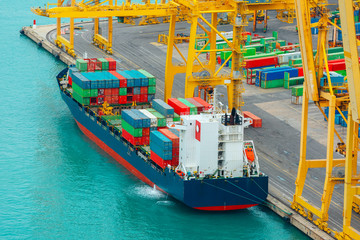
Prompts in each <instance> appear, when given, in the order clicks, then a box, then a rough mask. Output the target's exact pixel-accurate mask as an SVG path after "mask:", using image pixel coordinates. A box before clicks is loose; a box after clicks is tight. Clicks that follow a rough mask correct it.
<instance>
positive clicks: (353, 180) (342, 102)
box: [292, 0, 360, 239]
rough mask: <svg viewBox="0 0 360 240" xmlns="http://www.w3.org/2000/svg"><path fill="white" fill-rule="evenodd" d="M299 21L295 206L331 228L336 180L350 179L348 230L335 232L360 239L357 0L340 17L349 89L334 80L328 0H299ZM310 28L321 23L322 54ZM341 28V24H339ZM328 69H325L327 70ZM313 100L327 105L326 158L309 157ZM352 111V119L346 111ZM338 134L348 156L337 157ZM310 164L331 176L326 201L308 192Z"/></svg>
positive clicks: (345, 223)
mask: <svg viewBox="0 0 360 240" xmlns="http://www.w3.org/2000/svg"><path fill="white" fill-rule="evenodd" d="M295 5H296V15H297V24H298V29H299V42H300V47H301V54H302V60H303V67H304V77H305V82H304V95H303V106H302V121H301V143H300V163H299V168H298V175H297V179H296V182H295V184H296V190H295V194H294V198H293V202H292V207H293V208H294V209H295V210H297V211H298V212H299V213H301V214H302V215H303V216H305V217H307V218H308V219H309V220H311V221H314V223H315V224H316V225H318V227H319V228H320V229H322V230H324V231H326V232H328V233H330V232H331V229H330V228H329V227H328V224H327V221H328V219H329V215H328V210H329V207H330V203H331V198H332V193H333V190H334V186H335V185H336V184H345V193H344V214H343V215H344V219H343V232H341V233H338V232H335V236H336V237H337V238H338V239H360V233H359V232H358V231H357V230H355V229H354V228H352V227H351V215H352V206H353V204H357V205H359V202H360V201H359V195H358V194H359V193H360V191H359V187H357V186H356V185H357V184H358V183H359V179H360V176H359V175H358V172H357V156H358V144H359V142H358V133H357V132H358V122H359V116H358V114H359V113H360V74H359V60H358V52H357V40H356V34H355V24H354V18H353V16H354V13H353V1H347V0H340V1H339V7H340V16H341V23H342V33H343V39H344V40H343V45H344V55H345V62H346V69H347V82H348V88H346V89H345V90H348V93H346V92H344V91H343V90H344V88H343V87H335V86H333V85H332V83H331V76H330V74H329V69H328V64H327V55H326V51H327V44H325V43H327V42H328V41H327V33H328V31H329V26H330V25H334V24H333V23H332V22H331V21H329V10H328V9H327V7H326V6H327V1H319V2H318V3H316V4H315V3H314V2H313V1H311V0H295ZM311 7H317V8H318V9H320V10H319V11H320V16H321V17H320V20H319V22H318V23H315V24H311V23H310V8H311ZM311 27H318V28H319V35H318V41H317V53H316V55H315V56H314V54H313V45H312V35H311ZM335 27H337V28H339V27H338V26H335ZM324 69H325V71H324ZM324 74H326V77H327V83H326V84H324V85H322V86H321V85H320V79H321V78H322V77H323V75H324ZM309 100H312V101H314V103H315V104H316V105H317V106H318V108H319V110H320V111H321V112H322V113H323V115H324V117H325V118H327V117H326V115H325V113H324V112H323V110H322V107H328V108H329V113H328V118H327V122H328V127H327V152H326V156H325V158H324V159H311V160H310V159H307V157H306V149H307V125H308V104H309ZM336 110H338V111H339V113H340V114H341V115H342V117H343V118H344V120H345V121H347V136H346V141H345V142H344V141H343V140H342V139H341V137H340V135H339V133H338V132H337V131H336V129H335V111H336ZM345 110H348V113H349V114H348V119H346V118H345V116H344V115H343V113H342V111H345ZM335 134H336V135H337V137H338V139H339V141H340V143H339V145H338V146H340V147H339V148H338V149H337V150H339V152H342V153H344V154H345V158H340V159H334V151H335V147H334V136H335ZM343 167H345V177H343V176H338V175H336V172H337V170H338V169H339V168H343ZM311 168H325V170H326V176H325V181H324V188H323V194H322V197H321V199H320V200H321V206H320V207H318V206H315V204H314V203H311V202H309V201H308V200H307V199H306V198H305V197H304V196H303V190H304V186H305V180H306V175H307V172H308V170H309V169H311Z"/></svg>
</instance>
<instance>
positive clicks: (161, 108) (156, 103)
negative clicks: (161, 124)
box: [152, 99, 174, 118]
mask: <svg viewBox="0 0 360 240" xmlns="http://www.w3.org/2000/svg"><path fill="white" fill-rule="evenodd" d="M152 107H153V108H154V109H155V110H156V111H158V112H159V113H161V114H162V115H163V116H164V117H166V118H173V117H174V108H172V107H171V106H169V105H168V104H166V103H165V102H164V101H163V100H161V99H154V100H153V101H152Z"/></svg>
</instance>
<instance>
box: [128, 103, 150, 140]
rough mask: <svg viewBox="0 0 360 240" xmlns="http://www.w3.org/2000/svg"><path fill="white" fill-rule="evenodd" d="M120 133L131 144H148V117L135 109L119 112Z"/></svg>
mask: <svg viewBox="0 0 360 240" xmlns="http://www.w3.org/2000/svg"><path fill="white" fill-rule="evenodd" d="M121 117H122V121H121V127H122V135H123V137H124V138H125V139H126V140H128V141H129V142H130V143H132V144H133V145H149V135H150V122H151V120H150V118H148V117H147V116H146V115H144V114H142V113H141V112H140V111H139V110H137V109H130V110H123V111H122V112H121Z"/></svg>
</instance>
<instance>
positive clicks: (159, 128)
mask: <svg viewBox="0 0 360 240" xmlns="http://www.w3.org/2000/svg"><path fill="white" fill-rule="evenodd" d="M161 129H168V127H158V128H157V130H158V131H160V130H161Z"/></svg>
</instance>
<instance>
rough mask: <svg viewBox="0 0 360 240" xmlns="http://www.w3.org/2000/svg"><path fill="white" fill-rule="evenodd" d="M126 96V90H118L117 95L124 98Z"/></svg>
mask: <svg viewBox="0 0 360 240" xmlns="http://www.w3.org/2000/svg"><path fill="white" fill-rule="evenodd" d="M126 94H127V88H119V95H120V96H125V95H126Z"/></svg>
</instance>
